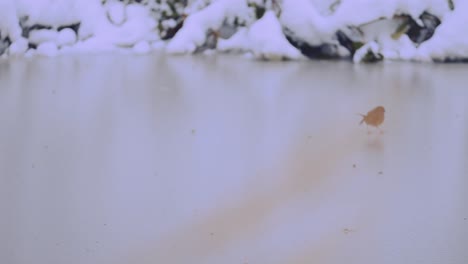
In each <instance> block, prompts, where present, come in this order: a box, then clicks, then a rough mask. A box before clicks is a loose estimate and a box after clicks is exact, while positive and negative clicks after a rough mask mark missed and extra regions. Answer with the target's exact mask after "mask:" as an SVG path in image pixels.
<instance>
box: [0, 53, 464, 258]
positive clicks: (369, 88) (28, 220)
mask: <svg viewBox="0 0 468 264" xmlns="http://www.w3.org/2000/svg"><path fill="white" fill-rule="evenodd" d="M466 72H467V66H466V65H459V64H449V65H438V64H400V63H393V64H375V65H353V64H351V63H336V62H320V61H306V62H304V61H299V62H297V61H296V62H290V63H286V62H269V63H262V62H258V61H251V60H246V59H244V58H241V57H240V56H232V57H231V56H185V57H166V56H165V55H158V54H153V55H151V56H137V57H135V56H129V55H128V56H127V55H100V56H91V55H90V56H66V57H56V58H41V57H36V58H32V59H30V60H27V59H19V58H17V59H14V58H10V59H9V61H1V62H0V84H1V86H0V123H1V129H0V149H1V152H0V210H1V211H0V213H1V217H0V234H1V236H0V256H1V262H2V263H8V264H25V263H34V264H63V263H67V264H82V263H87V264H98V263H99V264H107V263H109V264H110V263H112V264H126V263H141V264H146V263H147V264H150V263H151V264H154V263H209V264H210V263H213V264H219V263H271V264H276V263H277V264H282V263H299V264H301V263H304V264H305V263H327V264H330V263H340V264H342V263H350V264H354V263H356V264H358V263H359V264H362V263H380V264H387V263H388V264H394V263H424V264H432V263H433V264H440V263H464V262H465V261H466V260H467V259H468V252H467V251H466V245H467V244H468V220H467V218H468V203H466V201H467V200H468V193H467V192H468V191H467V187H466V186H468V178H467V177H466V176H467V175H468V165H467V164H468V162H467V161H468V141H467V139H468V108H467V102H468V100H467V92H466V83H467V81H468V77H467V75H466ZM379 104H382V105H384V106H385V107H386V109H387V119H386V121H385V123H384V126H383V129H384V130H385V134H384V135H376V134H373V135H370V136H369V135H367V133H366V129H365V127H364V126H358V122H359V121H360V120H359V116H358V115H356V113H360V112H366V111H367V110H369V109H370V108H372V107H374V106H376V105H379ZM353 164H355V165H356V167H355V168H353ZM379 172H382V173H381V174H380V173H379Z"/></svg>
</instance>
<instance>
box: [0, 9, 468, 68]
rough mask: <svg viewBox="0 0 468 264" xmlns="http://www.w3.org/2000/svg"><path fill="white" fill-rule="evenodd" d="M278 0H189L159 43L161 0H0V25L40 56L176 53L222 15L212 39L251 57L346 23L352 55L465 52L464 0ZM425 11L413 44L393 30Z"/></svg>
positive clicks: (191, 46) (288, 49) (284, 53)
mask: <svg viewBox="0 0 468 264" xmlns="http://www.w3.org/2000/svg"><path fill="white" fill-rule="evenodd" d="M103 2H104V3H103ZM150 2H151V1H150ZM277 2H278V3H279V4H280V6H281V8H280V9H281V12H280V13H281V14H280V15H279V16H278V14H279V13H278V12H277V11H278V9H276V8H273V9H272V5H271V1H266V2H265V1H260V0H255V1H247V0H212V1H207V0H193V1H189V3H190V4H189V6H187V7H186V8H185V14H186V15H188V16H187V17H186V18H185V21H184V24H183V27H182V28H181V29H180V30H179V31H178V32H177V33H176V34H175V36H174V37H173V38H172V39H171V40H170V41H168V42H167V45H166V43H164V42H161V41H160V38H159V32H158V21H157V20H156V19H157V18H155V16H153V14H152V13H151V12H152V11H151V9H150V8H154V7H157V8H160V10H163V9H164V10H166V12H167V14H171V13H172V10H171V9H170V8H169V6H168V5H167V3H164V2H162V3H156V2H154V3H153V4H149V5H148V6H146V5H144V4H139V3H136V2H134V3H130V4H128V1H123V2H122V1H118V0H107V1H101V0H0V33H1V37H2V39H4V38H6V37H8V38H9V39H10V40H11V41H12V44H11V45H10V47H9V48H8V49H7V50H8V54H10V55H20V54H25V52H26V51H27V47H28V44H29V43H30V44H35V45H38V50H37V52H36V53H37V54H40V55H43V56H48V55H52V56H55V55H56V54H58V53H82V52H111V51H122V49H127V50H128V51H130V52H133V53H136V54H146V53H148V52H150V51H151V50H152V49H162V48H164V49H165V51H166V52H168V53H171V54H183V53H193V52H195V51H197V50H199V49H198V48H200V47H202V46H203V45H205V44H206V41H207V35H208V32H210V31H214V32H216V31H217V30H219V29H220V28H221V26H222V25H223V23H226V22H227V23H232V22H233V21H234V20H236V21H241V22H240V23H241V24H242V25H241V26H239V27H237V28H236V30H237V32H236V33H235V34H234V35H233V36H231V37H230V38H229V39H218V44H217V47H216V50H218V51H230V50H237V51H241V52H250V53H251V54H253V56H254V57H255V58H266V59H279V58H289V59H300V58H302V55H301V54H300V52H299V50H297V49H296V48H295V47H293V46H292V45H290V44H289V42H288V41H287V40H286V38H285V32H287V34H288V36H289V37H291V38H292V39H293V40H295V41H297V42H298V43H301V42H302V43H304V42H305V43H307V44H308V45H311V46H319V45H322V44H336V45H338V41H337V39H336V36H335V33H336V32H337V31H338V30H341V31H342V32H346V34H348V33H349V32H350V28H355V29H358V31H357V32H359V33H355V32H354V33H352V34H351V35H348V36H349V37H350V38H351V39H353V40H354V39H355V38H356V39H357V40H359V41H361V42H363V43H364V44H365V45H364V46H363V47H362V48H361V49H360V50H358V51H357V52H356V53H355V54H354V57H353V61H355V62H360V61H361V60H362V58H363V57H364V55H365V54H366V53H367V51H368V50H369V49H371V50H372V52H375V53H376V54H381V55H382V56H383V57H384V59H386V60H424V61H430V60H431V59H440V60H443V59H447V58H468V34H465V33H466V32H464V28H465V27H466V25H468V1H465V0H453V2H454V6H455V9H454V11H451V10H450V6H449V4H448V1H447V0H340V1H336V0H282V1H277ZM248 3H256V4H257V5H263V4H265V5H266V6H267V7H268V8H270V9H272V10H267V12H266V13H265V15H264V16H263V17H262V18H260V19H258V20H256V19H255V18H254V17H253V13H252V12H253V11H252V10H253V9H252V8H250V7H249V6H248ZM179 9H180V8H179ZM424 12H429V13H430V14H432V15H435V16H436V17H438V18H439V19H440V20H441V22H442V23H441V25H440V26H439V27H438V28H437V29H436V31H435V33H434V35H433V36H432V38H430V39H429V40H427V41H426V42H423V43H422V44H420V45H419V46H418V44H415V43H413V42H412V41H411V40H410V39H409V38H408V36H407V35H406V34H402V35H400V36H397V37H395V36H393V33H395V31H396V29H397V28H398V27H399V25H400V24H401V23H402V20H401V19H399V18H396V17H395V15H399V14H408V15H409V16H411V17H412V19H413V20H414V21H416V22H417V23H419V24H421V25H423V23H422V21H421V20H420V19H419V17H420V16H421V14H423V13H424ZM26 18H27V19H26ZM20 19H21V20H22V23H21V24H22V25H23V26H33V25H36V24H41V25H46V26H50V27H51V28H50V29H36V30H32V31H31V32H29V36H28V39H25V38H23V37H22V36H21V35H22V34H21V32H22V29H21V27H20ZM178 21H179V20H177V19H173V18H170V19H166V20H161V21H159V22H160V23H161V24H160V26H161V27H163V28H174V27H175V26H176V25H177V23H178ZM77 23H80V27H79V30H78V32H74V31H73V30H72V29H70V28H65V29H62V30H61V31H60V32H59V31H58V28H59V27H62V26H69V25H72V24H77ZM353 34H354V35H353ZM42 44H44V45H42ZM39 46H40V47H41V48H40V50H39ZM338 50H339V54H341V55H343V56H346V55H348V54H349V52H347V51H346V50H345V48H344V47H341V46H340V47H338ZM208 53H210V52H208ZM29 54H31V53H29Z"/></svg>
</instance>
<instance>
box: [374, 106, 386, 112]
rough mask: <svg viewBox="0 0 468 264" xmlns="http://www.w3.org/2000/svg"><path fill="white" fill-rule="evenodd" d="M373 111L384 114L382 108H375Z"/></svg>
mask: <svg viewBox="0 0 468 264" xmlns="http://www.w3.org/2000/svg"><path fill="white" fill-rule="evenodd" d="M375 111H376V112H379V113H385V108H384V107H383V106H377V107H376V108H375Z"/></svg>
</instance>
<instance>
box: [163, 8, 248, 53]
mask: <svg viewBox="0 0 468 264" xmlns="http://www.w3.org/2000/svg"><path fill="white" fill-rule="evenodd" d="M246 8H247V5H246V2H245V0H218V1H215V2H213V3H212V4H210V5H209V6H207V7H206V8H204V9H202V10H200V11H198V12H195V13H193V14H191V15H189V16H188V17H187V18H186V19H185V21H184V26H183V27H182V28H181V29H180V30H179V31H178V32H177V34H176V35H175V36H174V38H173V39H172V40H171V41H170V42H169V44H168V45H167V47H166V51H167V52H168V53H172V54H183V53H192V52H194V51H195V50H196V48H197V47H199V46H201V45H203V44H204V42H205V40H206V32H207V31H208V30H209V29H212V30H217V29H219V28H220V27H221V25H222V23H223V21H224V19H226V18H228V17H230V16H235V15H236V14H241V13H242V12H245V10H246Z"/></svg>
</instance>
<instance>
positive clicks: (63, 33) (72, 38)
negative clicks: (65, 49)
mask: <svg viewBox="0 0 468 264" xmlns="http://www.w3.org/2000/svg"><path fill="white" fill-rule="evenodd" d="M76 40H77V36H76V34H75V31H73V30H72V29H70V28H64V29H62V30H60V32H59V33H58V36H57V45H58V46H59V47H62V46H70V45H73V44H75V43H76Z"/></svg>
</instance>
